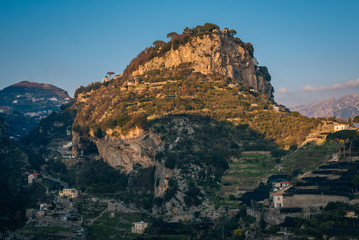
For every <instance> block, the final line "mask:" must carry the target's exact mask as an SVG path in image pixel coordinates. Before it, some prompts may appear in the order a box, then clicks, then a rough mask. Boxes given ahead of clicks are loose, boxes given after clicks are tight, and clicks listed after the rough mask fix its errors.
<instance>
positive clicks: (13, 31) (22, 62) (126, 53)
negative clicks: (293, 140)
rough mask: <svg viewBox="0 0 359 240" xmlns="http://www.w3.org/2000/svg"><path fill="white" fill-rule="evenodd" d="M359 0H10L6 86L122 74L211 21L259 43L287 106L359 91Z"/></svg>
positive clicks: (2, 67)
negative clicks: (157, 46) (143, 55)
mask: <svg viewBox="0 0 359 240" xmlns="http://www.w3.org/2000/svg"><path fill="white" fill-rule="evenodd" d="M358 12H359V1H350V0H346V1H330V0H323V1H320V0H316V1H313V0H311V1H305V0H301V1H284V0H283V1H279V0H278V1H276V0H272V1H266V0H263V1H248V0H247V1H240V0H236V1H225V0H222V1H211V0H207V1H194V0H192V1H185V0H183V1H156V0H152V1H134V0H133V1H121V0H117V1H106V0H102V1H92V0H86V1H85V0H84V1H82V0H31V1H29V0H23V1H20V0H0V32H1V34H0V89H2V88H4V87H6V86H9V85H11V84H14V83H16V82H19V81H23V80H28V81H35V82H42V83H50V84H54V85H56V86H59V87H61V88H63V89H65V90H67V91H68V92H69V94H70V95H73V93H74V91H75V90H76V88H78V87H79V86H81V85H84V86H85V85H88V84H90V83H91V82H97V81H101V80H102V78H103V77H104V76H105V74H106V72H109V71H113V72H115V73H121V72H122V71H123V70H124V69H125V67H126V66H127V65H128V63H129V62H130V61H131V59H132V58H133V57H135V56H136V55H137V54H138V53H139V52H141V51H142V50H143V49H144V48H145V47H148V46H150V45H151V44H152V42H154V41H155V40H166V35H167V33H168V32H172V31H176V32H182V30H183V29H184V28H185V27H187V26H188V27H195V26H196V25H198V24H200V25H202V24H204V23H206V22H211V23H215V24H217V25H219V26H220V27H221V28H224V27H228V28H230V29H235V30H236V31H237V36H238V37H239V38H241V39H242V40H243V41H245V42H250V43H252V44H253V45H254V49H255V52H254V55H255V57H256V58H257V60H258V62H259V64H260V65H264V66H267V67H268V69H269V72H270V74H271V75H272V85H273V86H274V88H275V99H276V101H277V102H279V103H281V104H285V105H287V106H292V105H299V104H308V103H310V102H313V101H315V100H319V99H324V98H327V97H330V96H335V97H340V96H342V95H345V94H349V93H359V80H358V79H359V61H358V56H359V31H358V30H359V14H358Z"/></svg>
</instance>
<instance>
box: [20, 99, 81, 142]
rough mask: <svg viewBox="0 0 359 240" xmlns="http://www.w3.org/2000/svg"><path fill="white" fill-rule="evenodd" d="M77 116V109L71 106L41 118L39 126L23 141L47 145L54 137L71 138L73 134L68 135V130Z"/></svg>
mask: <svg viewBox="0 0 359 240" xmlns="http://www.w3.org/2000/svg"><path fill="white" fill-rule="evenodd" d="M68 107H69V106H68ZM75 116H76V111H74V110H70V109H69V108H67V109H64V110H63V111H61V112H54V113H52V114H50V115H49V116H48V117H46V118H43V119H41V121H40V124H39V126H38V127H36V128H35V129H33V130H32V131H31V132H30V133H29V135H27V136H26V137H24V138H23V139H22V143H23V144H24V145H35V146H41V145H42V146H45V145H47V144H49V143H50V141H51V140H53V139H58V138H62V139H67V140H71V136H69V135H67V132H66V130H71V126H72V123H73V121H74V118H75ZM45 130H46V131H45Z"/></svg>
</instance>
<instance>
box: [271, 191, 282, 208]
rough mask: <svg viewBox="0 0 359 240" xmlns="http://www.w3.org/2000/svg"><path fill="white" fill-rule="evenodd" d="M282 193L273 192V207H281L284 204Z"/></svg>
mask: <svg viewBox="0 0 359 240" xmlns="http://www.w3.org/2000/svg"><path fill="white" fill-rule="evenodd" d="M283 202H284V201H283V195H282V194H274V195H273V204H274V207H275V208H281V207H283V206H284V204H283Z"/></svg>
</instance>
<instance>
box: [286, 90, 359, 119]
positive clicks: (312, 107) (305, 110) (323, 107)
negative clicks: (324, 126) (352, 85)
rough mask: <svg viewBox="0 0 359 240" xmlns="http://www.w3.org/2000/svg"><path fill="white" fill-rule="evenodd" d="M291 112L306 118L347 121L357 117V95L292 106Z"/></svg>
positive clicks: (358, 105) (358, 96)
mask: <svg viewBox="0 0 359 240" xmlns="http://www.w3.org/2000/svg"><path fill="white" fill-rule="evenodd" d="M290 109H291V110H292V111H298V112H300V113H301V114H303V115H305V116H308V117H332V116H335V117H337V118H341V119H344V120H347V119H348V118H349V117H351V118H352V119H353V118H354V117H355V116H358V115H359V95H358V94H355V93H353V94H349V95H346V96H343V97H340V98H338V99H336V98H334V97H331V98H328V99H325V100H321V101H316V102H314V103H312V104H309V105H301V106H294V107H291V108H290Z"/></svg>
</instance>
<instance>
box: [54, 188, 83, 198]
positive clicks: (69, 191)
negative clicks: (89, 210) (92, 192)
mask: <svg viewBox="0 0 359 240" xmlns="http://www.w3.org/2000/svg"><path fill="white" fill-rule="evenodd" d="M78 195H79V192H78V191H77V190H76V189H75V188H64V189H63V190H62V191H59V197H69V198H76V197H77V196H78Z"/></svg>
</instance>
